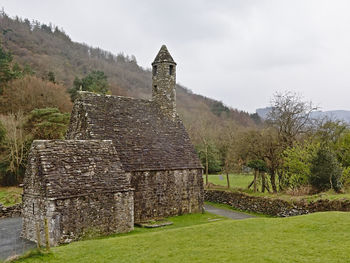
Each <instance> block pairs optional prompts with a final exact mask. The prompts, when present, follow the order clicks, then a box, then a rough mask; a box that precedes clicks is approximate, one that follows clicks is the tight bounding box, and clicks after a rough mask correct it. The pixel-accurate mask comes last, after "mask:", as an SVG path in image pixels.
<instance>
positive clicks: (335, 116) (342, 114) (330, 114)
mask: <svg viewBox="0 0 350 263" xmlns="http://www.w3.org/2000/svg"><path fill="white" fill-rule="evenodd" d="M271 109H272V108H271V107H266V108H260V109H256V113H257V114H258V115H259V117H260V118H261V119H263V120H265V119H266V118H267V115H268V114H269V112H270V111H271ZM311 117H312V118H315V119H322V118H329V119H331V120H341V121H345V122H347V123H350V111H348V110H331V111H315V112H313V113H312V114H311Z"/></svg>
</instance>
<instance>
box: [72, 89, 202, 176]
mask: <svg viewBox="0 0 350 263" xmlns="http://www.w3.org/2000/svg"><path fill="white" fill-rule="evenodd" d="M66 137H67V138H68V139H84V140H89V139H105V140H112V141H113V143H114V146H115V148H116V150H117V153H118V156H119V158H120V160H121V162H122V164H123V168H124V169H125V170H126V171H145V170H174V169H188V168H202V165H201V163H200V161H199V159H198V156H197V153H196V152H195V150H194V147H193V145H192V143H191V141H190V138H189V137H188V134H187V132H186V130H185V127H184V126H183V124H182V122H181V120H180V119H179V118H178V117H176V119H175V120H171V119H169V118H168V117H167V116H165V115H164V114H163V113H162V112H161V111H160V108H159V106H158V105H156V104H155V103H154V102H152V101H149V100H142V99H132V98H127V97H118V96H104V95H97V94H93V93H88V92H81V93H80V96H79V98H78V99H77V100H76V101H75V103H74V107H73V112H72V116H71V123H70V127H69V130H68V132H67V136H66Z"/></svg>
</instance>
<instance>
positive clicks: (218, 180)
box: [203, 174, 254, 188]
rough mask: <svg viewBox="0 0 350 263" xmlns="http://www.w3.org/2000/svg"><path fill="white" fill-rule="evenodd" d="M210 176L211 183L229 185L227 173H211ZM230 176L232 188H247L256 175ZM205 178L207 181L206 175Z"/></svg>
mask: <svg viewBox="0 0 350 263" xmlns="http://www.w3.org/2000/svg"><path fill="white" fill-rule="evenodd" d="M208 177H209V178H208V179H209V182H210V183H213V184H216V185H221V186H226V187H227V180H226V174H221V175H220V174H209V175H208ZM229 178H230V188H247V187H248V185H249V184H250V183H251V181H253V178H254V176H253V175H252V174H229ZM203 180H204V182H205V175H204V176H203Z"/></svg>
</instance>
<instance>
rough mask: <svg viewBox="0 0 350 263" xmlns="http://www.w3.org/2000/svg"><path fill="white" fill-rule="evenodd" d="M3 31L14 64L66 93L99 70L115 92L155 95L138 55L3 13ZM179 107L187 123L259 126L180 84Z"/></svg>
mask: <svg viewBox="0 0 350 263" xmlns="http://www.w3.org/2000/svg"><path fill="white" fill-rule="evenodd" d="M0 33H2V34H1V41H2V46H3V47H4V48H5V50H6V51H9V52H11V53H12V55H13V57H14V61H15V62H17V63H18V64H19V65H20V66H22V67H24V66H25V65H28V66H29V67H30V68H31V69H33V71H34V72H35V75H36V76H38V77H40V78H43V79H45V78H47V75H48V73H49V72H53V73H54V75H55V79H56V81H57V82H58V83H60V84H62V85H63V86H65V87H66V88H67V89H68V88H70V87H72V85H73V81H74V79H75V78H76V77H79V78H82V77H84V76H86V75H87V74H89V73H90V72H91V71H94V70H99V71H103V72H104V73H105V75H106V76H107V77H108V83H109V89H110V92H111V93H112V94H114V95H126V96H131V97H138V98H150V96H151V72H150V70H148V69H147V70H145V69H143V68H142V67H140V66H138V65H137V61H136V58H135V57H134V56H126V55H124V54H123V53H120V54H118V55H114V54H112V53H110V52H108V51H104V50H101V49H99V48H92V47H90V46H88V45H86V44H81V43H76V42H73V41H72V40H71V38H70V37H69V36H68V35H67V34H66V33H65V32H64V31H63V30H62V29H59V28H57V27H54V26H52V25H45V24H41V23H40V22H38V21H29V20H28V19H20V18H17V17H16V18H11V17H9V16H8V15H6V14H5V13H2V14H1V15H0ZM160 44H161V43H160ZM177 107H178V112H179V114H180V115H181V117H182V118H183V119H184V121H185V124H186V123H187V124H188V123H191V122H192V121H194V120H198V116H201V120H202V121H204V122H207V123H208V122H209V123H213V124H214V123H216V124H217V123H218V122H219V123H220V122H222V121H233V122H235V123H236V125H238V126H254V125H255V122H257V119H255V118H254V117H256V115H253V116H250V115H249V114H248V113H245V112H242V111H239V110H236V109H232V108H228V107H226V106H225V105H223V104H222V103H221V102H219V101H216V100H213V99H209V98H206V97H204V96H201V95H196V94H193V93H192V92H191V91H190V90H188V89H186V88H184V87H181V86H177Z"/></svg>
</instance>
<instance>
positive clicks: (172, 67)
mask: <svg viewBox="0 0 350 263" xmlns="http://www.w3.org/2000/svg"><path fill="white" fill-rule="evenodd" d="M173 70H174V66H173V65H170V66H169V75H173Z"/></svg>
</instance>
